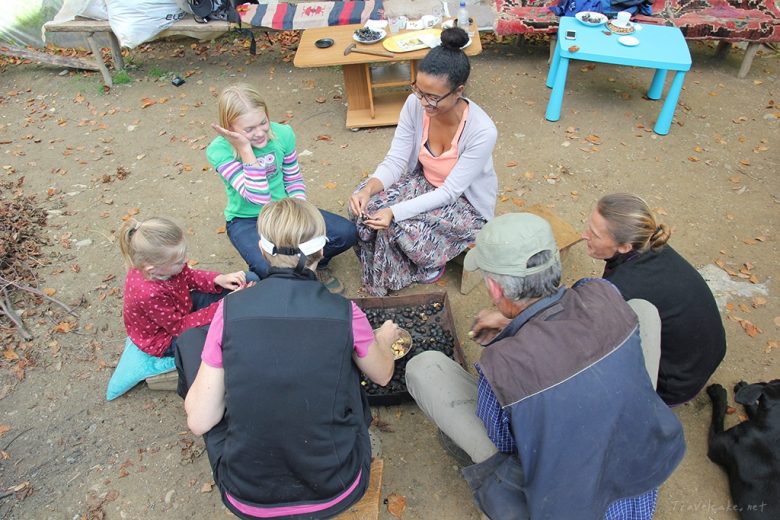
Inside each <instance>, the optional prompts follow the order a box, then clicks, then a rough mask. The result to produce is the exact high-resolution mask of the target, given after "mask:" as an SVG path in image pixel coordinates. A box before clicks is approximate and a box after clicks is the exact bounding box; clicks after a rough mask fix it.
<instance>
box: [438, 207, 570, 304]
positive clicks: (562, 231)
mask: <svg viewBox="0 0 780 520" xmlns="http://www.w3.org/2000/svg"><path fill="white" fill-rule="evenodd" d="M523 213H533V214H534V215H538V216H540V217H542V218H543V219H545V220H546V221H547V222H549V223H550V227H551V228H552V231H553V236H555V243H556V244H557V245H558V251H560V255H561V265H563V263H564V262H565V261H566V257H567V256H568V253H569V248H571V246H573V245H574V244H576V243H577V242H579V241H580V240H582V236H581V235H580V234H579V233H578V232H577V230H576V229H574V226H572V225H571V224H569V223H568V222H566V221H565V220H563V219H562V218H561V217H559V216H558V215H556V214H555V213H553V212H552V211H551V210H550V209H548V208H545V207H544V206H542V205H541V204H535V205H533V206H530V207H528V208H524V209H523ZM471 247H473V246H471ZM471 247H470V248H471ZM470 248H469V249H470ZM467 252H468V249H467V250H466V251H463V252H462V253H461V254H459V255H458V256H456V257H455V258H453V259H452V261H453V262H455V263H458V264H460V266H461V267H462V266H463V259H464V258H466V253H467ZM480 281H482V275H481V274H480V273H479V272H477V271H466V270H465V269H463V274H462V275H461V277H460V293H461V294H468V293H470V292H471V291H472V290H473V289H474V287H476V286H477V284H479V282H480Z"/></svg>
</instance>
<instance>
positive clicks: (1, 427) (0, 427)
mask: <svg viewBox="0 0 780 520" xmlns="http://www.w3.org/2000/svg"><path fill="white" fill-rule="evenodd" d="M9 431H11V426H10V425H9V424H0V437H2V436H3V435H5V434H6V433H8V432H9Z"/></svg>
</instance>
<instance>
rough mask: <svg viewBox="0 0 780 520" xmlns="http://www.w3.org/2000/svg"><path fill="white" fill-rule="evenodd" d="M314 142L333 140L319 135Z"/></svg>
mask: <svg viewBox="0 0 780 520" xmlns="http://www.w3.org/2000/svg"><path fill="white" fill-rule="evenodd" d="M314 140H315V141H332V140H333V138H332V137H331V136H329V135H328V134H320V135H318V136H317V137H316V138H315V139H314Z"/></svg>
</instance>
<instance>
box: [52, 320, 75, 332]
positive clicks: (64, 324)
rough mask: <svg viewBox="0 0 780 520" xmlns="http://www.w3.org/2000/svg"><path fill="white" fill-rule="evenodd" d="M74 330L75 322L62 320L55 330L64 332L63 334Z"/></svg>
mask: <svg viewBox="0 0 780 520" xmlns="http://www.w3.org/2000/svg"><path fill="white" fill-rule="evenodd" d="M72 330H73V324H72V323H70V322H68V321H61V322H59V323H58V324H57V326H56V327H54V332H62V333H63V334H64V333H66V332H70V331H72Z"/></svg>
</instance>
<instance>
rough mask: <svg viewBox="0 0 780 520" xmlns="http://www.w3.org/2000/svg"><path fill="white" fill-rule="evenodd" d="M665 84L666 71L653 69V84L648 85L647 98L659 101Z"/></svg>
mask: <svg viewBox="0 0 780 520" xmlns="http://www.w3.org/2000/svg"><path fill="white" fill-rule="evenodd" d="M665 82H666V69H655V74H654V75H653V82H652V83H651V84H650V90H648V91H647V97H649V98H650V99H661V96H662V95H663V93H664V83H665Z"/></svg>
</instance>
